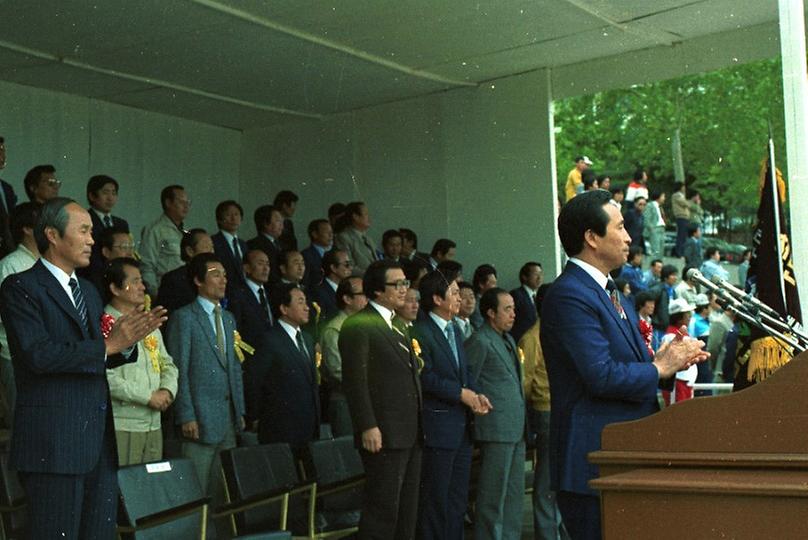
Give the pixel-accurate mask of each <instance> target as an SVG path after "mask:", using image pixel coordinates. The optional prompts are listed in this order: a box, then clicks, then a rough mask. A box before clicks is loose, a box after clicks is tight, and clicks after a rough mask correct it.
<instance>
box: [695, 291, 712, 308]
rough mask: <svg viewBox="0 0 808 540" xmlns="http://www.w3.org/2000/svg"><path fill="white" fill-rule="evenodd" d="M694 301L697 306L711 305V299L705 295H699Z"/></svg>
mask: <svg viewBox="0 0 808 540" xmlns="http://www.w3.org/2000/svg"><path fill="white" fill-rule="evenodd" d="M693 301H694V302H696V306H706V305H709V304H710V297H709V296H707V295H706V294H704V293H699V294H697V295H696V298H695V299H694V300H693Z"/></svg>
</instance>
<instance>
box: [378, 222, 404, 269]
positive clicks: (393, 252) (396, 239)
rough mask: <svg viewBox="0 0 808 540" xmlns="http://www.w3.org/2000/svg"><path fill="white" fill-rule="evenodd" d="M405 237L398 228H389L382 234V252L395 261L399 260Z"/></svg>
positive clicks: (385, 256) (386, 257)
mask: <svg viewBox="0 0 808 540" xmlns="http://www.w3.org/2000/svg"><path fill="white" fill-rule="evenodd" d="M402 244H403V239H402V237H401V232H400V231H398V230H396V229H388V230H386V231H384V234H382V253H384V258H385V259H389V260H391V261H393V262H399V260H400V259H401V246H402Z"/></svg>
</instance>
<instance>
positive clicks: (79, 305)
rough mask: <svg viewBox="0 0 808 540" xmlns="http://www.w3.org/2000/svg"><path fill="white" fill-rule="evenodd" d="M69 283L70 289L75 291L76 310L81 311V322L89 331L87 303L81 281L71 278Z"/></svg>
mask: <svg viewBox="0 0 808 540" xmlns="http://www.w3.org/2000/svg"><path fill="white" fill-rule="evenodd" d="M67 283H68V284H69V285H70V291H71V292H72V293H73V303H74V304H76V311H78V312H79V317H80V318H81V324H82V326H84V329H85V330H87V331H89V330H90V327H89V326H87V304H85V303H84V293H82V292H81V287H79V282H78V281H77V280H76V278H70V281H68V282H67Z"/></svg>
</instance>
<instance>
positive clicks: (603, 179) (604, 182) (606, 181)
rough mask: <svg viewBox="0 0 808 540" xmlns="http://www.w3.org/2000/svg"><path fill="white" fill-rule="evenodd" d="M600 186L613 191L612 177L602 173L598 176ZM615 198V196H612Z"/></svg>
mask: <svg viewBox="0 0 808 540" xmlns="http://www.w3.org/2000/svg"><path fill="white" fill-rule="evenodd" d="M598 188H600V189H605V190H606V191H609V192H611V191H612V179H611V178H610V177H609V176H608V175H606V174H601V175H599V176H598ZM612 198H614V197H612Z"/></svg>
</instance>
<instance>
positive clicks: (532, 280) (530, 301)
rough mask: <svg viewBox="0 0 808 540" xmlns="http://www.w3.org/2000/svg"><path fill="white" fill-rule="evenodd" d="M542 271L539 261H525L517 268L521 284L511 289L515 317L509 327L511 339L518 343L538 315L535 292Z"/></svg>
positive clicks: (541, 276) (537, 288)
mask: <svg viewBox="0 0 808 540" xmlns="http://www.w3.org/2000/svg"><path fill="white" fill-rule="evenodd" d="M543 278H544V273H543V272H542V268H541V263H537V262H534V261H531V262H526V263H525V264H523V265H522V268H520V269H519V283H521V286H520V287H519V288H516V289H514V290H512V291H511V296H512V297H513V305H514V310H515V315H516V319H515V320H514V322H513V328H511V336H513V340H514V341H515V342H517V343H519V340H520V339H522V336H523V335H525V332H527V331H528V330H529V329H530V327H531V326H533V325H534V324H536V321H537V320H538V318H539V316H538V313H537V312H536V293H537V292H538V290H539V286H540V285H541V282H542V279H543Z"/></svg>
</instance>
